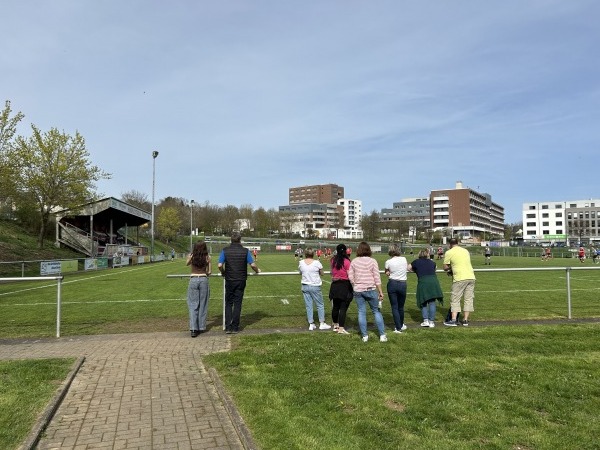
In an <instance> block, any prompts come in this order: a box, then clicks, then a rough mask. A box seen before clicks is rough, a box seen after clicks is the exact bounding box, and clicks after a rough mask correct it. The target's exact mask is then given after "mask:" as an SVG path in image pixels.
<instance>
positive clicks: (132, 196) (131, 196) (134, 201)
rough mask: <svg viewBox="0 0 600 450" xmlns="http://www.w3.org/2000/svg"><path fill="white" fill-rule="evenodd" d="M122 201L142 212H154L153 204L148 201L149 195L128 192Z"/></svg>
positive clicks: (122, 197) (122, 195)
mask: <svg viewBox="0 0 600 450" xmlns="http://www.w3.org/2000/svg"><path fill="white" fill-rule="evenodd" d="M121 200H122V201H124V202H125V203H129V204H130V205H132V206H135V207H137V208H139V209H141V210H142V211H146V212H149V211H151V210H152V202H151V201H150V200H148V195H147V194H145V193H143V192H140V191H136V190H131V191H127V192H125V193H123V194H121Z"/></svg>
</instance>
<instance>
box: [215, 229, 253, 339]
mask: <svg viewBox="0 0 600 450" xmlns="http://www.w3.org/2000/svg"><path fill="white" fill-rule="evenodd" d="M241 242H242V236H241V234H240V233H239V232H237V231H234V232H233V233H232V234H231V245H229V246H228V247H225V248H224V249H223V250H221V253H220V254H219V264H218V267H219V272H221V275H223V276H224V277H225V332H226V333H228V334H231V333H237V332H238V331H239V330H240V316H241V314H242V300H243V299H244V290H245V289H246V279H247V278H248V269H247V267H246V266H247V265H250V267H251V268H252V270H253V271H254V272H256V273H257V274H258V273H259V272H260V269H259V268H258V266H257V265H256V263H255V262H254V258H252V254H251V253H250V251H249V250H248V249H247V248H244V247H243V246H242V244H241Z"/></svg>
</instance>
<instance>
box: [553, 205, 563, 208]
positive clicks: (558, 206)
mask: <svg viewBox="0 0 600 450" xmlns="http://www.w3.org/2000/svg"><path fill="white" fill-rule="evenodd" d="M554 208H555V209H562V205H560V204H556V205H554Z"/></svg>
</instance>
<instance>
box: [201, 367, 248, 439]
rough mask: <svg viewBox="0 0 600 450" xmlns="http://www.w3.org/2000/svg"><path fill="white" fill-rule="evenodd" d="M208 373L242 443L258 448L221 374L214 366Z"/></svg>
mask: <svg viewBox="0 0 600 450" xmlns="http://www.w3.org/2000/svg"><path fill="white" fill-rule="evenodd" d="M208 374H209V375H210V378H211V379H212V381H213V383H214V385H215V388H216V390H217V392H218V393H219V397H221V400H222V401H223V405H224V406H225V409H226V410H227V414H229V417H231V422H232V423H233V426H234V427H235V430H236V432H237V434H238V436H239V438H240V441H241V443H242V445H243V446H244V448H245V449H247V450H257V449H258V447H257V446H256V444H255V443H254V440H253V439H252V434H251V433H250V430H249V429H248V427H247V426H246V423H245V422H244V419H242V416H241V415H240V413H239V412H238V410H237V407H236V406H235V403H234V402H233V400H231V397H229V394H227V391H226V390H225V387H224V386H223V383H222V382H221V378H220V377H219V374H218V373H217V371H216V370H215V369H213V368H212V367H211V368H210V369H208Z"/></svg>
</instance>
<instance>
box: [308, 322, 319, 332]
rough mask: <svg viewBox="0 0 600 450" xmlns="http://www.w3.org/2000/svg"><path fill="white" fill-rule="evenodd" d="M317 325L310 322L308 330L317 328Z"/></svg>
mask: <svg viewBox="0 0 600 450" xmlns="http://www.w3.org/2000/svg"><path fill="white" fill-rule="evenodd" d="M316 329H317V326H316V325H315V324H314V323H310V324H308V331H312V330H316Z"/></svg>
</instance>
